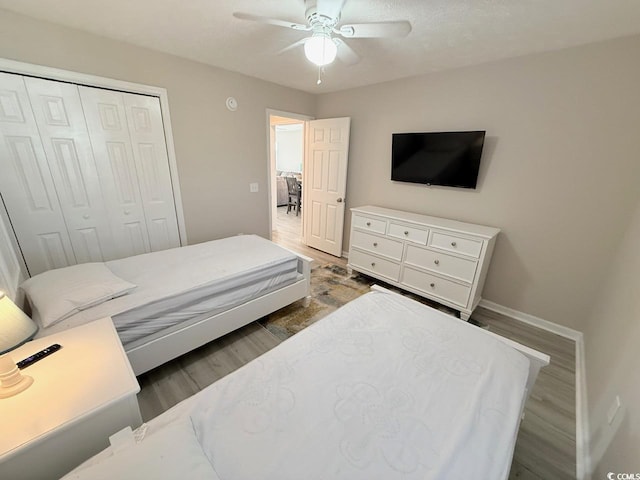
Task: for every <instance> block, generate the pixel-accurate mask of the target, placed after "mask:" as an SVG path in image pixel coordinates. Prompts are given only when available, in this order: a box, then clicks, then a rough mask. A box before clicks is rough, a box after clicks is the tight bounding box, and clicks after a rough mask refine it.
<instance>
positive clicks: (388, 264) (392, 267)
mask: <svg viewBox="0 0 640 480" xmlns="http://www.w3.org/2000/svg"><path fill="white" fill-rule="evenodd" d="M349 263H350V264H353V265H354V266H356V267H359V268H360V269H362V270H368V271H370V272H372V273H376V274H378V275H382V276H383V277H387V278H389V279H391V280H393V281H395V282H397V281H398V278H399V277H400V264H398V263H395V262H392V261H390V260H384V259H382V258H379V257H375V256H373V255H369V254H368V253H364V252H361V251H360V250H355V249H352V250H351V253H350V255H349Z"/></svg>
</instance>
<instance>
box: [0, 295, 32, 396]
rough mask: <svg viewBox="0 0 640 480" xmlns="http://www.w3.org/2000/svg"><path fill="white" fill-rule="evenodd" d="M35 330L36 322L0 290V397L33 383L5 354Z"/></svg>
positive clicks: (9, 394)
mask: <svg viewBox="0 0 640 480" xmlns="http://www.w3.org/2000/svg"><path fill="white" fill-rule="evenodd" d="M37 331H38V327H37V326H36V324H35V323H33V321H32V320H31V319H30V318H29V317H27V315H25V314H24V312H23V311H22V310H20V309H19V308H18V307H16V305H15V304H14V303H13V302H12V301H11V299H10V298H9V297H7V296H6V295H5V294H4V293H3V292H0V398H6V397H10V396H13V395H15V394H16V393H20V392H21V391H23V390H25V389H26V388H27V387H29V385H31V384H32V383H33V379H32V378H31V377H26V376H24V375H22V374H21V373H20V370H19V369H18V367H17V366H16V364H15V363H14V362H13V360H12V359H11V357H10V356H9V355H5V354H6V353H7V352H9V351H11V350H13V349H14V348H17V347H19V346H20V345H22V344H23V343H24V342H26V341H27V340H30V339H31V338H33V336H34V335H35V334H36V332H37Z"/></svg>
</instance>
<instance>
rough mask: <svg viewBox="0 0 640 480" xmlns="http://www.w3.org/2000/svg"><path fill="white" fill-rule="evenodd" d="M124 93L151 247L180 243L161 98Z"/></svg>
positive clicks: (156, 248)
mask: <svg viewBox="0 0 640 480" xmlns="http://www.w3.org/2000/svg"><path fill="white" fill-rule="evenodd" d="M123 96H124V105H125V109H126V112H127V124H128V125H129V134H130V136H131V142H132V145H133V158H134V160H135V165H136V172H137V174H138V180H139V183H140V195H141V198H142V208H143V210H144V214H145V219H146V222H147V231H148V232H149V242H150V246H151V251H152V252H155V251H157V250H165V249H167V248H173V247H179V246H180V236H179V233H178V217H177V214H176V207H175V201H174V198H173V188H172V185H171V172H170V171H169V156H168V154H167V144H166V141H165V138H164V127H163V124H162V113H161V111H160V100H158V98H157V97H148V96H145V95H133V94H131V93H124V94H123Z"/></svg>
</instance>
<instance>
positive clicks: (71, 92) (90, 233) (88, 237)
mask: <svg viewBox="0 0 640 480" xmlns="http://www.w3.org/2000/svg"><path fill="white" fill-rule="evenodd" d="M25 84H26V86H27V92H28V93H29V98H30V100H31V105H32V108H33V113H34V115H35V119H36V124H37V125H38V129H39V131H40V137H41V139H42V144H43V147H44V150H45V154H46V156H47V159H48V163H49V170H50V172H51V176H52V178H53V182H54V184H55V187H56V191H57V194H58V200H59V202H60V206H61V207H62V213H63V216H64V219H65V222H66V225H67V230H68V232H69V237H70V239H71V244H72V246H73V251H74V253H75V257H76V260H77V262H78V263H85V262H102V261H106V260H111V259H114V258H117V252H116V251H115V247H116V243H115V242H114V239H113V236H112V235H111V228H110V225H109V217H108V212H107V208H106V206H105V203H104V199H103V196H102V190H101V188H100V181H99V177H98V171H97V168H96V162H95V159H94V157H93V150H92V149H91V143H90V141H89V134H88V132H87V126H86V123H85V117H84V112H83V109H82V104H81V102H80V94H79V92H78V87H77V86H76V85H73V84H69V83H63V82H55V81H52V80H42V79H37V78H29V77H25Z"/></svg>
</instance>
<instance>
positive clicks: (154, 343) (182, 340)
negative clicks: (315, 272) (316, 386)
mask: <svg viewBox="0 0 640 480" xmlns="http://www.w3.org/2000/svg"><path fill="white" fill-rule="evenodd" d="M282 248H284V247H282ZM285 250H288V249H286V248H285ZM289 251H291V250H289ZM291 253H293V254H294V255H295V256H296V257H298V267H297V269H298V279H297V280H296V281H295V282H294V283H292V284H289V285H287V286H285V287H282V288H279V289H278V290H275V291H273V292H270V293H267V294H265V295H262V296H261V297H258V298H255V299H253V300H251V301H249V302H246V303H244V304H242V305H238V306H237V307H234V308H231V309H229V310H225V311H224V312H220V313H217V314H215V315H212V316H210V317H207V318H204V319H202V320H200V321H198V322H196V323H192V324H189V325H187V326H184V327H182V328H178V329H174V328H169V329H167V330H164V331H160V332H158V333H156V334H154V335H153V336H151V337H149V340H148V341H146V342H144V343H142V344H139V343H138V342H136V345H135V346H133V347H130V348H127V346H126V345H125V346H124V349H125V352H126V353H127V356H128V357H129V362H130V363H131V367H132V368H133V372H134V373H135V374H136V376H137V375H141V374H143V373H145V372H148V371H149V370H151V369H153V368H156V367H158V366H160V365H162V364H163V363H166V362H168V361H169V360H173V359H174V358H177V357H179V356H180V355H183V354H185V353H187V352H190V351H191V350H194V349H196V348H198V347H201V346H202V345H205V344H206V343H209V342H210V341H212V340H215V339H216V338H220V337H222V336H223V335H226V334H227V333H230V332H232V331H234V330H237V329H238V328H240V327H243V326H245V325H247V324H249V323H251V322H253V321H255V320H259V319H260V318H262V317H264V316H265V315H268V314H270V313H273V312H275V311H276V310H278V309H280V308H283V307H286V306H287V305H289V304H291V303H293V302H295V301H296V300H300V299H303V298H305V297H308V296H309V292H310V287H311V262H312V261H313V260H312V259H311V258H309V257H306V256H304V255H301V254H299V253H296V252H293V251H291Z"/></svg>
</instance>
